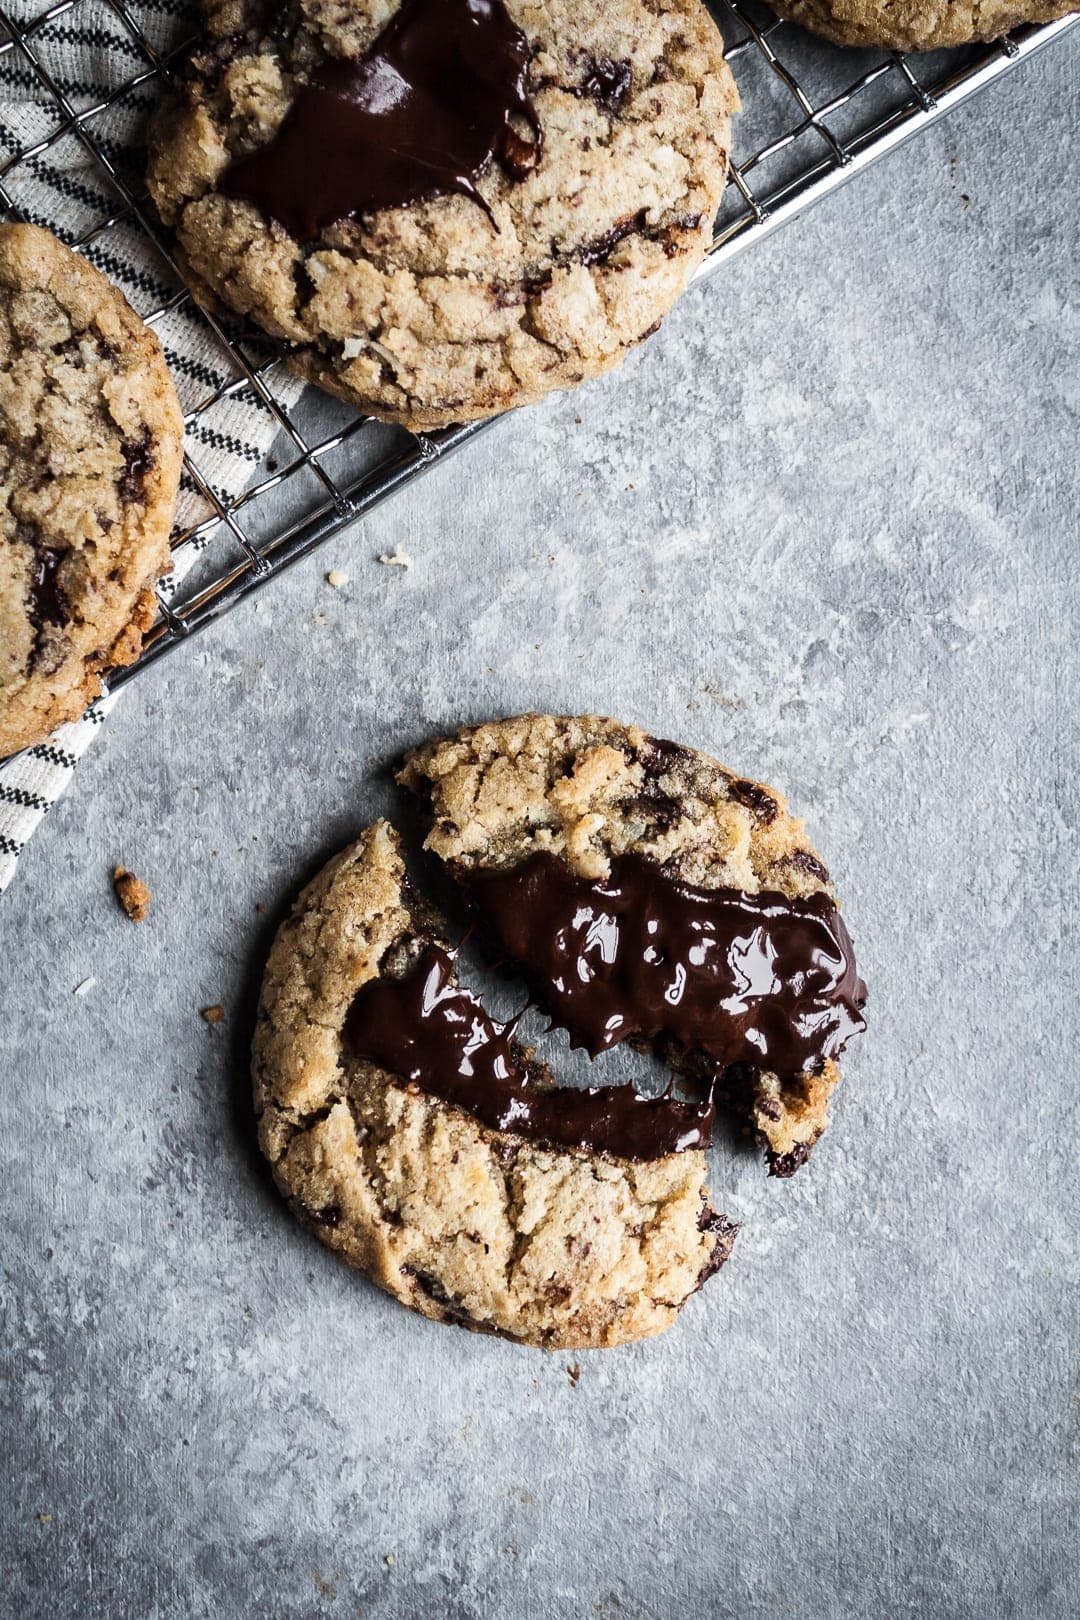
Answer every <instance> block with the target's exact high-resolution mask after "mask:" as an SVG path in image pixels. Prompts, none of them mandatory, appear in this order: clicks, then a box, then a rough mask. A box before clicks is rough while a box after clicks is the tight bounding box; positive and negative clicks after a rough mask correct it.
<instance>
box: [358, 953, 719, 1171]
mask: <svg viewBox="0 0 1080 1620" xmlns="http://www.w3.org/2000/svg"><path fill="white" fill-rule="evenodd" d="M453 972H454V964H453V959H452V958H451V957H450V956H449V955H448V954H447V952H446V951H444V950H442V949H441V948H440V947H439V946H438V945H428V946H426V947H425V949H424V951H423V954H422V955H421V957H420V959H419V961H418V962H417V964H416V966H415V967H414V968H413V969H412V970H411V972H409V973H407V974H406V975H405V976H404V977H403V978H390V977H387V976H384V977H383V978H379V979H372V980H371V981H370V982H369V983H368V984H365V985H363V986H361V988H360V989H359V990H358V991H357V993H356V996H355V997H354V998H353V1002H352V1005H351V1006H350V1008H349V1013H348V1016H347V1018H346V1021H345V1039H346V1042H347V1044H348V1046H349V1047H350V1049H351V1050H352V1052H353V1053H354V1054H355V1055H356V1056H357V1057H362V1058H367V1059H368V1061H369V1062H371V1063H376V1064H378V1066H379V1068H380V1069H385V1070H387V1072H388V1073H390V1074H392V1075H394V1076H395V1077H396V1078H398V1079H399V1080H406V1081H411V1082H412V1083H413V1084H414V1085H417V1086H419V1087H420V1088H421V1090H423V1091H426V1092H429V1093H430V1094H431V1095H432V1096H435V1097H442V1098H443V1099H444V1101H446V1102H450V1103H454V1104H455V1105H456V1106H457V1107H458V1108H464V1109H466V1110H467V1111H468V1112H469V1113H470V1114H472V1115H474V1117H475V1118H477V1119H478V1120H480V1121H481V1123H482V1124H484V1125H487V1126H490V1127H491V1129H492V1130H497V1131H513V1132H514V1133H515V1135H517V1136H526V1137H530V1138H532V1139H534V1140H536V1141H541V1142H547V1143H549V1144H551V1145H553V1146H555V1147H562V1148H582V1149H585V1150H586V1151H587V1152H590V1153H607V1154H611V1155H612V1156H613V1157H615V1158H619V1159H658V1158H662V1157H663V1156H664V1155H665V1154H667V1153H679V1152H682V1151H683V1150H684V1149H686V1148H692V1147H706V1146H708V1143H709V1135H710V1130H711V1126H712V1117H713V1111H712V1106H711V1104H707V1103H691V1102H681V1101H679V1099H678V1098H675V1097H672V1096H670V1095H664V1096H662V1097H639V1096H638V1094H637V1092H636V1091H635V1090H634V1088H633V1086H630V1085H625V1086H595V1087H590V1088H589V1089H588V1090H584V1091H575V1090H573V1089H571V1088H570V1087H561V1088H559V1089H558V1090H552V1089H544V1088H541V1087H540V1086H539V1085H538V1084H537V1082H536V1081H535V1080H534V1079H533V1078H532V1077H531V1075H530V1073H529V1068H528V1065H527V1063H526V1062H525V1061H524V1058H523V1056H522V1054H521V1052H520V1048H518V1047H517V1046H516V1045H515V1043H514V1039H513V1030H514V1026H513V1024H501V1023H498V1022H497V1021H496V1020H495V1019H494V1018H492V1017H491V1015H490V1014H489V1013H488V1012H487V1011H486V1009H485V1008H484V1006H483V1004H482V1002H480V1001H479V1000H478V998H477V997H476V996H474V995H473V994H472V992H471V991H469V990H466V989H464V988H462V986H460V985H456V984H454V983H453Z"/></svg>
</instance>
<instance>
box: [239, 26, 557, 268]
mask: <svg viewBox="0 0 1080 1620" xmlns="http://www.w3.org/2000/svg"><path fill="white" fill-rule="evenodd" d="M528 61H529V42H528V40H527V39H526V38H525V35H524V34H523V33H522V32H521V30H520V28H517V27H516V26H515V25H514V23H513V22H512V21H511V19H510V16H509V13H508V12H507V10H506V7H505V5H504V4H503V0H403V4H402V5H401V6H400V7H399V9H398V10H397V11H396V12H395V13H394V15H393V16H392V17H391V19H390V21H389V22H388V23H387V25H386V27H385V28H384V29H383V31H382V33H381V34H380V35H379V36H378V38H377V39H376V40H375V42H374V43H373V45H372V46H371V48H370V49H369V50H368V52H367V53H366V55H364V56H363V57H362V58H361V59H360V60H359V61H358V62H347V61H340V60H337V61H332V62H327V63H325V64H324V65H323V66H322V67H320V68H319V69H318V70H317V71H316V72H315V74H314V75H313V76H312V78H311V79H310V80H309V82H308V83H307V84H306V85H304V86H303V87H302V88H301V89H300V91H299V93H298V94H297V97H296V100H295V102H294V103H293V105H292V107H291V109H290V111H289V112H288V113H287V114H286V117H285V119H284V122H283V123H282V125H281V128H280V129H279V130H278V132H277V134H276V135H275V136H274V138H273V139H272V140H271V141H269V142H268V143H267V145H266V146H263V147H260V148H259V149H258V151H255V152H252V153H251V154H250V156H248V157H245V158H240V159H238V160H237V161H236V162H235V163H233V164H232V165H231V167H230V168H229V169H228V170H227V171H226V173H225V176H224V179H223V181H222V190H223V191H224V192H225V193H226V195H227V196H231V197H243V198H246V199H247V200H248V201H250V202H253V203H254V204H255V205H256V207H258V208H259V209H261V211H262V212H263V213H264V214H268V215H269V216H270V217H271V218H272V219H276V220H278V221H279V223H280V224H282V225H283V226H284V227H285V229H286V230H287V231H288V232H289V234H290V236H293V237H295V238H296V239H297V240H298V241H301V242H307V241H310V240H311V239H312V237H314V236H317V235H318V233H319V232H320V231H321V230H323V229H324V228H325V227H326V226H327V225H332V224H333V223H334V222H335V221H336V220H341V219H346V218H348V217H349V216H350V215H353V214H367V213H374V212H376V211H377V210H379V209H382V208H404V207H405V206H406V205H407V204H409V203H414V202H419V201H420V200H421V199H423V198H427V197H437V196H440V195H442V194H444V193H446V192H451V191H456V192H460V193H462V194H463V195H464V196H466V197H471V198H472V199H473V201H474V202H477V203H479V204H480V206H481V207H482V208H483V209H484V211H485V212H486V213H487V214H488V217H489V218H491V211H490V209H489V208H488V206H487V204H486V203H485V202H484V199H483V198H482V197H481V196H480V194H479V192H478V191H477V189H476V184H475V182H476V180H477V178H478V177H479V175H480V174H481V173H482V171H483V170H484V169H485V168H486V167H487V165H488V164H489V163H490V162H491V160H492V158H493V157H496V156H497V157H498V158H499V159H500V161H501V162H502V163H503V165H504V167H505V168H506V169H507V171H508V172H509V173H510V175H511V177H512V178H514V179H520V178H521V177H522V176H523V175H524V174H526V173H527V172H528V171H529V169H531V168H534V167H535V165H536V164H537V162H538V161H539V158H540V151H541V135H540V125H539V122H538V120H537V117H536V112H535V109H534V108H533V105H532V102H531V101H530V100H529V97H528V94H527V91H526V83H525V79H526V68H527V66H528ZM515 115H516V116H517V117H519V118H521V119H523V120H524V122H525V123H526V124H527V125H528V126H529V128H530V129H531V130H532V133H533V139H532V141H531V142H529V141H526V140H525V139H523V138H522V136H521V135H520V134H518V133H517V132H516V131H515V130H514V129H513V128H512V126H511V118H512V117H513V116H515Z"/></svg>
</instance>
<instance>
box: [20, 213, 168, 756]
mask: <svg viewBox="0 0 1080 1620" xmlns="http://www.w3.org/2000/svg"><path fill="white" fill-rule="evenodd" d="M183 432H184V425H183V420H182V418H181V414H180V406H179V404H178V402H177V399H176V392H175V390H174V388H173V385H172V380H171V378H170V376H169V372H168V369H167V367H166V365H165V361H164V358H163V356H162V353H161V348H160V345H159V344H158V341H157V339H156V337H154V335H153V333H152V332H149V331H148V330H147V328H146V327H145V326H144V325H143V323H142V322H141V321H140V320H139V318H138V317H137V316H136V314H135V313H134V311H133V310H132V309H131V308H130V307H129V305H128V304H127V303H126V301H125V299H124V298H123V296H122V295H121V294H120V293H119V292H118V291H117V290H116V288H115V287H113V286H111V285H110V283H109V282H108V281H106V279H105V277H104V276H103V275H101V274H100V272H99V271H97V270H95V269H94V268H93V266H91V265H89V264H87V262H86V261H85V259H82V258H80V257H79V256H78V255H77V254H75V253H72V252H71V251H70V249H68V248H66V247H64V245H63V244H62V243H61V242H59V241H57V239H56V238H55V237H54V236H52V235H50V233H49V232H48V231H44V230H39V229H38V228H37V227H35V226H32V225H0V757H2V756H4V755H6V754H9V753H13V752H14V751H15V750H16V749H19V748H23V747H25V746H26V745H27V744H29V743H32V742H36V741H38V740H40V739H41V738H42V737H43V736H45V735H46V734H47V733H48V732H49V731H51V730H52V728H53V727H54V726H56V725H59V724H60V722H61V721H64V720H71V719H73V718H74V717H75V716H77V715H79V714H81V713H82V711H83V709H84V708H85V707H86V705H87V703H88V702H89V701H90V700H91V699H92V698H93V697H95V696H96V695H97V693H98V692H99V690H100V676H101V674H102V672H103V671H104V670H107V669H110V668H114V667H116V666H117V665H120V664H124V663H129V662H130V661H131V660H132V659H133V658H134V657H135V656H136V655H137V654H138V651H139V648H140V646H141V640H142V633H143V631H144V630H145V629H146V628H147V627H148V625H149V623H150V621H151V620H152V618H153V615H154V596H153V591H152V589H151V587H152V585H153V583H154V581H155V580H156V579H157V578H158V577H159V576H160V575H161V574H163V573H165V572H166V570H167V568H168V555H169V553H168V544H167V543H168V537H169V528H170V525H171V522H172V513H173V506H174V503H175V500H176V491H177V485H178V482H179V477H180V461H181V444H182V440H183Z"/></svg>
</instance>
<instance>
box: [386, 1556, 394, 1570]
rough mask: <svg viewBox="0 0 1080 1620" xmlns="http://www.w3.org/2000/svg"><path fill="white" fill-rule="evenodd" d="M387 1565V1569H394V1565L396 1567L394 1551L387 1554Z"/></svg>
mask: <svg viewBox="0 0 1080 1620" xmlns="http://www.w3.org/2000/svg"><path fill="white" fill-rule="evenodd" d="M386 1567H387V1569H393V1567H394V1555H393V1553H387V1555H386Z"/></svg>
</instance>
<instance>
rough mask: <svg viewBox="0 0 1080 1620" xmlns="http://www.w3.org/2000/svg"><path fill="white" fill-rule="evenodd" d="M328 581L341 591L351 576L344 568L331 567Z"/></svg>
mask: <svg viewBox="0 0 1080 1620" xmlns="http://www.w3.org/2000/svg"><path fill="white" fill-rule="evenodd" d="M380 560H381V559H380ZM326 583H327V584H328V585H332V586H333V587H334V589H335V591H340V590H341V588H342V586H343V585H347V584H348V583H349V576H348V574H347V573H346V572H345V570H344V569H343V568H331V570H330V572H329V573H328V574H327V576H326Z"/></svg>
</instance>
